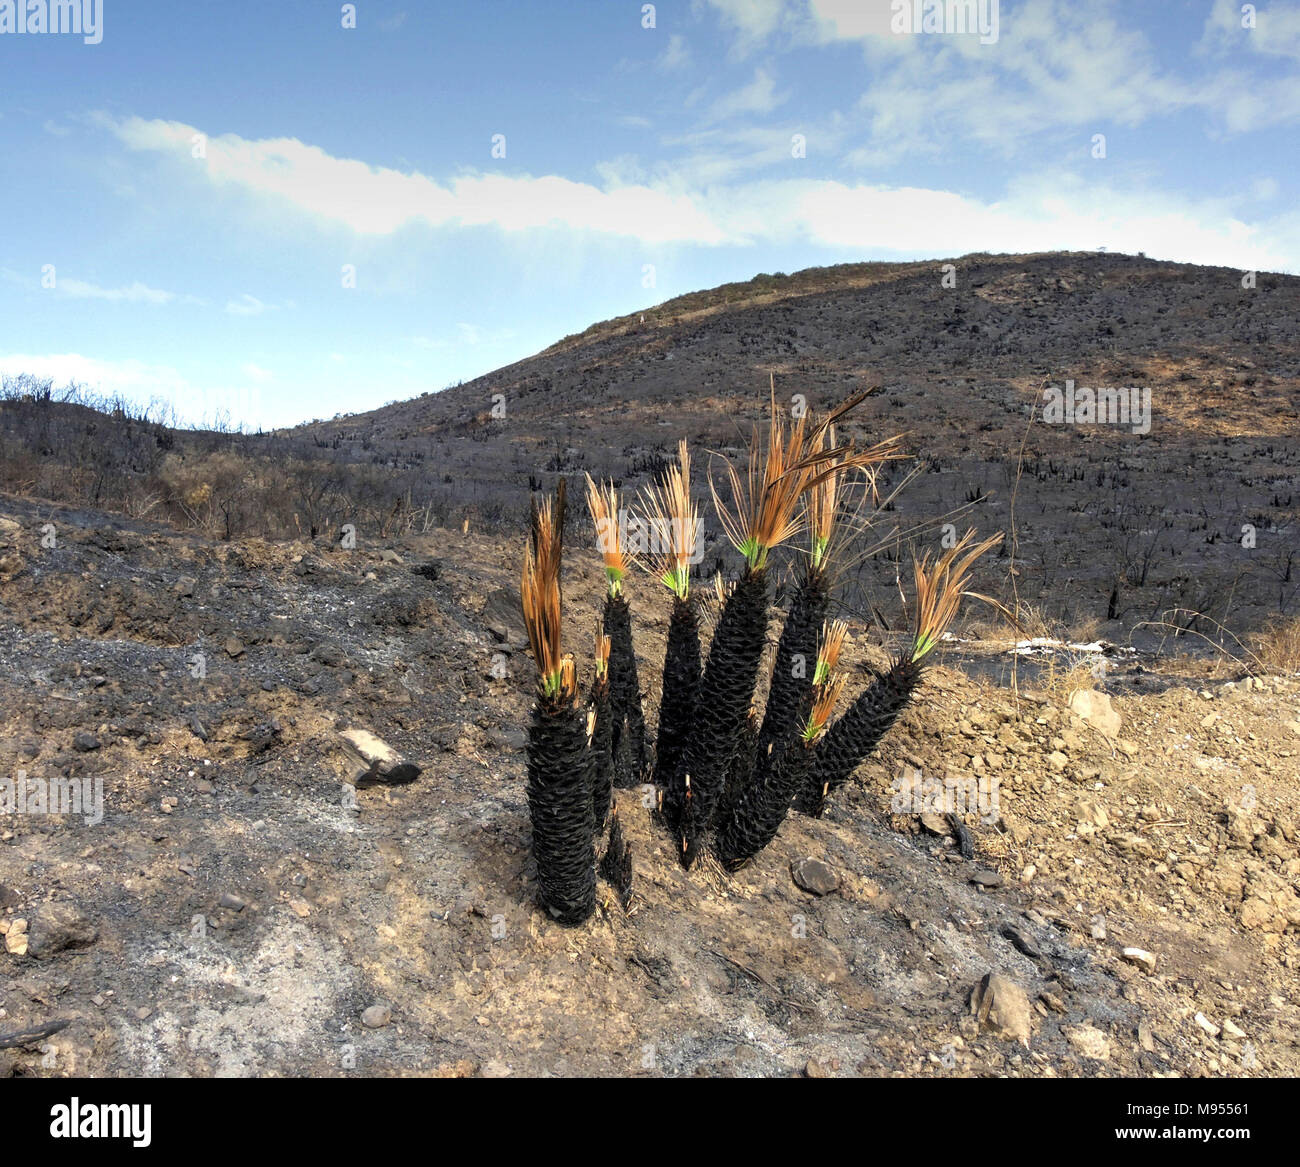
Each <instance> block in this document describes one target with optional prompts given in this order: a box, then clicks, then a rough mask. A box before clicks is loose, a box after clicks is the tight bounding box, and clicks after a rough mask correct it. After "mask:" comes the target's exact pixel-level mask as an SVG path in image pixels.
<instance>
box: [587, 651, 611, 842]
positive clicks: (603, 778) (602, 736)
mask: <svg viewBox="0 0 1300 1167" xmlns="http://www.w3.org/2000/svg"><path fill="white" fill-rule="evenodd" d="M591 711H592V712H593V713H594V714H595V715H596V723H595V726H594V727H593V730H592V734H591V771H592V775H591V812H592V826H593V828H594V829H595V830H596V831H598V832H599V831H603V830H604V829H605V820H606V819H607V818H608V817H609V800H610V798H611V796H612V795H611V787H612V786H613V778H614V726H613V719H612V717H611V715H610V709H609V677H608V675H606V676H604V677H598V678H597V679H595V680H593V681H592V683H591Z"/></svg>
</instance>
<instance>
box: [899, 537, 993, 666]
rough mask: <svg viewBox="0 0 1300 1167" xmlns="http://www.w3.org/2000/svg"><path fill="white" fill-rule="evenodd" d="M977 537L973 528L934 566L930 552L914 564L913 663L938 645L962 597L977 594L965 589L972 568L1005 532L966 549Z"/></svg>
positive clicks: (955, 613)
mask: <svg viewBox="0 0 1300 1167" xmlns="http://www.w3.org/2000/svg"><path fill="white" fill-rule="evenodd" d="M974 538H975V529H974V528H973V527H972V528H971V529H970V530H968V531H967V532H966V534H964V535H963V536H962V537H961V538H960V539H959V540H958V541H957V542H956V543H955V544H954V545H953V546H952V547H949V548H948V550H947V551H945V552H944V553H943V554H942V555H941V556H939V558H938V560H937V561H935V563H934V565H933V567H931V565H930V556H929V554H928V553H927V554H926V555H925V556H923V557H922V558H921V559H920V560H919V561H917V560H915V559H914V560H913V561H912V569H913V572H914V574H915V577H916V619H915V639H914V641H913V648H912V659H913V660H920V659H921V658H922V657H923V656H925V655H926V653H928V652H930V651H931V650H933V648H934V647H935V645H936V644H938V642H939V638H940V637H941V636H942V635H943V634H944V632H945V630H946V629H947V628H948V625H950V624H951V623H952V622H953V620H954V619H955V617H956V615H957V609H958V608H959V607H960V606H961V599H962V596H964V595H975V594H976V593H973V592H967V591H966V590H965V588H966V582H967V577H968V576H969V574H970V569H971V567H973V566H974V564H975V561H976V560H977V559H978V558H979V557H980V556H981V555H983V554H984V553H985V552H986V551H988V550H989V549H990V548H993V547H996V546H997V545H998V544H999V543H1000V542H1002V532H1001V531H999V532H998V533H997V534H996V535H992V536H990V537H989V538H987V539H985V540H984V541H983V542H982V543H976V544H975V545H974V546H973V547H970V549H969V550H967V547H968V546H969V545H970V543H971V540H973V539H974ZM963 551H965V552H966V553H965V555H962V552H963ZM959 557H960V558H959ZM979 598H981V599H983V598H984V597H982V596H981V597H979Z"/></svg>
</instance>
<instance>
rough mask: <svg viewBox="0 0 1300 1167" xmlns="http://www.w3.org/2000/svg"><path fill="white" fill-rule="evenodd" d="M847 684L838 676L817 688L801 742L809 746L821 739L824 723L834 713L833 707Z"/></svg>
mask: <svg viewBox="0 0 1300 1167" xmlns="http://www.w3.org/2000/svg"><path fill="white" fill-rule="evenodd" d="M847 682H848V677H846V676H843V675H840V676H838V677H835V678H834V679H833V680H831V681H829V682H828V683H826V684H824V685H819V686H818V687H817V694H816V696H815V697H814V698H813V707H812V712H811V713H810V714H809V715H808V724H807V725H805V726H804V730H803V740H804V741H805V742H807V743H808V744H809V745H811V744H812V743H813V742H815V741H816V740H817V739H818V738H819V737H821V735H822V731H823V730H825V728H826V723H827V722H828V721H830V719H831V714H832V713H834V712H835V706H836V705H837V704H838V703H839V700H840V694H841V693H843V692H844V686H845V684H846V683H847Z"/></svg>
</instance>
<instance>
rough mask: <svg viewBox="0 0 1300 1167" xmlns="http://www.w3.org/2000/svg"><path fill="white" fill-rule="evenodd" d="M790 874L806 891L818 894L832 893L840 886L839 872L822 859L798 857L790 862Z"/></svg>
mask: <svg viewBox="0 0 1300 1167" xmlns="http://www.w3.org/2000/svg"><path fill="white" fill-rule="evenodd" d="M790 874H791V875H792V876H793V877H794V881H795V883H797V884H798V885H799V886H800V887H801V888H803V889H804V891H807V892H811V893H812V894H813V895H817V896H825V895H830V894H831V892H833V891H834V890H835V889H836V888H838V887H839V886H840V876H839V872H837V871H836V870H835V868H833V867H831V866H830V864H828V863H823V862H822V861H821V860H820V859H813V858H811V857H809V858H804V859H797V860H795V862H794V863H792V864H790Z"/></svg>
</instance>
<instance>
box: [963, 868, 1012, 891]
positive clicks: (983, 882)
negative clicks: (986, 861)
mask: <svg viewBox="0 0 1300 1167" xmlns="http://www.w3.org/2000/svg"><path fill="white" fill-rule="evenodd" d="M970 881H971V883H973V884H975V885H976V886H977V887H984V888H988V889H989V890H990V891H991V890H992V889H993V888H995V887H1001V886H1002V885H1003V884H1004V883H1005V882H1006V880H1004V879H1003V878H1002V876H1001V875H999V874H998V873H997V872H996V871H989V870H988V869H987V868H983V867H981V868H979V869H978V870H976V871H972V872H971V874H970Z"/></svg>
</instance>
